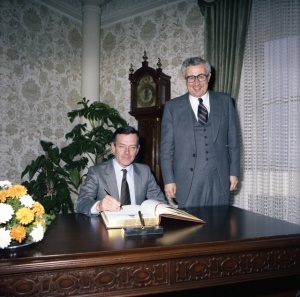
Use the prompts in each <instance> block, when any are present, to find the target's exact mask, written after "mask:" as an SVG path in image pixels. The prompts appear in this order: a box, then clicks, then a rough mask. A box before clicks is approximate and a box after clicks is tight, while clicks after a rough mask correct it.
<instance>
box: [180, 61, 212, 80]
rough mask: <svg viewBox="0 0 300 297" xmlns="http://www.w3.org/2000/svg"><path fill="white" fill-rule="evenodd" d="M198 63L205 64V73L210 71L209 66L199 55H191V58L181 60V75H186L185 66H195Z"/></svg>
mask: <svg viewBox="0 0 300 297" xmlns="http://www.w3.org/2000/svg"><path fill="white" fill-rule="evenodd" d="M199 64H204V65H205V69H206V74H209V73H211V66H210V64H209V63H208V62H207V61H206V60H204V59H203V58H201V57H192V58H187V59H185V60H184V61H183V62H182V65H181V73H182V75H183V77H185V75H186V73H185V71H186V67H188V66H196V65H199Z"/></svg>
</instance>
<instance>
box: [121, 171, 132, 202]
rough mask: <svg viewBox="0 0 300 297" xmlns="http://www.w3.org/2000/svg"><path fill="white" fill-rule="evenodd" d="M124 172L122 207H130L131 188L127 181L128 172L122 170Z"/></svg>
mask: <svg viewBox="0 0 300 297" xmlns="http://www.w3.org/2000/svg"><path fill="white" fill-rule="evenodd" d="M122 171H123V178H122V185H121V205H128V204H130V193H129V187H128V183H127V179H126V174H127V170H126V169H122Z"/></svg>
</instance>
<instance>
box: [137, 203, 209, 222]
mask: <svg viewBox="0 0 300 297" xmlns="http://www.w3.org/2000/svg"><path fill="white" fill-rule="evenodd" d="M141 206H142V207H143V211H144V209H147V210H150V209H151V210H153V211H154V214H155V215H156V217H161V216H164V217H169V218H174V219H181V220H188V221H194V222H199V223H205V222H204V221H203V220H201V219H199V218H197V217H195V216H193V215H191V214H189V213H187V212H185V211H183V210H180V209H177V208H175V207H173V206H171V205H169V204H166V203H162V202H160V201H156V200H151V199H149V200H145V201H144V202H143V203H142V205H141ZM142 213H143V212H142Z"/></svg>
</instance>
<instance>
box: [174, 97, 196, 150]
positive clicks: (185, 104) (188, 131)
mask: <svg viewBox="0 0 300 297" xmlns="http://www.w3.org/2000/svg"><path fill="white" fill-rule="evenodd" d="M178 112H179V118H180V123H181V125H182V127H183V130H182V131H184V134H185V136H186V138H187V139H189V141H190V142H191V145H192V147H193V148H194V149H196V143H195V135H194V118H193V117H194V113H193V110H192V107H191V104H190V100H189V93H186V94H185V95H184V97H183V99H182V100H180V102H179V107H178Z"/></svg>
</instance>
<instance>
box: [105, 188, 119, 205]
mask: <svg viewBox="0 0 300 297" xmlns="http://www.w3.org/2000/svg"><path fill="white" fill-rule="evenodd" d="M104 192H105V193H106V194H107V195H108V196H111V195H110V194H109V193H108V191H107V190H105V189H104ZM120 209H122V205H121V204H120Z"/></svg>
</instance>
